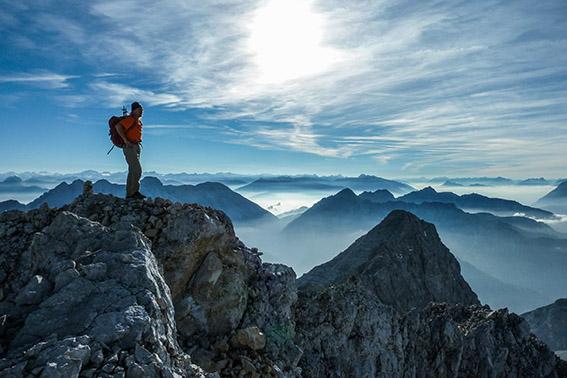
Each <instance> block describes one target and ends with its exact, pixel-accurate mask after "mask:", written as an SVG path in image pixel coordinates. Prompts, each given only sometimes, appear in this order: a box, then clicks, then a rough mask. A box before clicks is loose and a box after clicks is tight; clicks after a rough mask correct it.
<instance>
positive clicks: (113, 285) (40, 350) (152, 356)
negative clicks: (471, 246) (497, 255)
mask: <svg viewBox="0 0 567 378" xmlns="http://www.w3.org/2000/svg"><path fill="white" fill-rule="evenodd" d="M86 189H87V190H86V192H85V193H84V194H82V195H81V196H79V197H78V198H77V199H76V200H75V201H74V202H73V203H72V204H70V205H67V206H65V207H63V208H61V209H49V208H47V207H45V206H44V207H42V208H40V209H37V210H32V211H29V212H27V213H23V212H17V211H13V212H7V213H3V214H1V215H0V313H1V314H0V317H1V318H0V347H1V350H0V376H7V377H28V376H30V377H31V376H41V377H219V376H222V377H233V376H238V377H270V376H273V377H299V376H303V377H318V376H320V377H323V376H324V377H330V376H337V377H346V376H353V374H354V375H355V376H360V377H365V376H369V377H370V376H434V375H435V376H449V375H451V376H454V375H459V376H469V375H471V374H473V372H475V371H476V372H479V374H481V375H483V374H485V375H487V376H492V375H501V376H514V375H515V374H516V375H517V374H524V376H552V377H553V376H567V370H566V368H565V366H564V365H562V364H561V363H560V362H559V360H558V359H557V357H556V356H555V355H554V354H553V353H552V352H551V351H550V350H549V349H547V347H546V346H545V345H544V344H543V343H541V342H540V341H539V339H537V338H536V337H535V336H533V335H531V334H529V332H528V331H527V327H526V323H525V321H523V320H522V319H521V318H520V317H518V316H516V315H514V314H508V313H507V312H506V311H505V310H499V311H490V309H489V308H488V307H481V306H479V305H475V304H473V305H471V306H463V305H459V304H455V305H448V304H433V305H430V304H428V305H425V307H422V305H423V303H422V302H420V301H419V298H417V297H416V298H413V299H412V300H411V301H410V302H415V303H416V304H418V305H419V306H414V305H411V303H405V302H400V303H404V305H403V306H401V307H397V306H396V305H391V304H387V303H384V302H383V301H382V300H381V299H380V298H379V297H378V296H377V295H375V293H376V291H375V290H374V288H372V290H371V289H369V288H368V287H367V284H368V281H366V282H365V280H364V276H363V275H357V274H354V275H351V276H350V277H348V278H346V279H345V280H341V281H340V282H336V283H333V284H328V285H326V286H325V285H323V286H322V287H319V288H318V289H317V290H312V291H310V292H309V294H307V293H306V292H304V291H301V290H300V291H299V292H298V290H297V288H296V279H295V278H296V277H295V273H294V272H293V270H292V269H291V268H289V267H287V266H285V265H281V264H269V263H262V261H261V258H260V255H261V253H260V252H258V251H257V250H256V249H254V248H252V249H250V248H248V247H246V246H245V245H244V244H243V243H242V242H241V241H240V240H239V239H238V237H236V235H235V234H234V229H233V226H232V223H231V220H230V219H229V218H228V217H227V216H226V214H225V213H223V212H222V211H219V210H215V209H212V208H209V207H202V206H199V205H195V204H185V205H182V204H179V203H171V202H170V201H167V200H162V199H155V200H147V201H124V200H122V199H119V198H116V197H112V196H109V195H102V194H93V193H92V192H91V191H90V188H89V187H88V186H87V188H86ZM404 217H405V218H404ZM408 217H409V216H407V215H405V214H404V215H403V217H402V218H401V220H400V221H403V220H404V219H406V218H407V219H410V218H408ZM400 226H401V227H402V228H403V229H410V228H408V227H406V226H404V225H403V224H400ZM410 237H411V236H410ZM424 251H427V249H424ZM423 257H427V256H426V255H423ZM424 267H425V265H423V260H419V259H418V260H416V261H415V269H423V268H424ZM451 269H454V268H450V269H449V270H451ZM368 273H370V272H369V271H368ZM416 276H417V275H416ZM453 278H454V279H455V280H456V281H455V282H459V277H453ZM408 279H410V278H408ZM461 279H462V278H461ZM420 282H421V281H420ZM421 283H422V284H426V285H430V287H434V286H435V285H437V286H439V285H440V283H439V282H437V283H433V282H429V283H427V282H421ZM457 286H458V284H457ZM461 289H462V290H463V292H467V293H468V291H467V288H466V287H464V288H461ZM420 290H422V291H423V292H425V289H423V288H421V289H420ZM468 290H470V289H468ZM471 293H472V292H471ZM471 293H468V295H466V296H464V298H467V299H466V301H467V303H471V302H475V298H476V297H473V296H472V294H471ZM473 294H474V293H473ZM435 298H437V297H435ZM449 298H452V297H449ZM414 307H415V308H414ZM407 308H412V310H410V311H405V309H407ZM469 371H470V372H471V373H468V372H469ZM457 373H458V374H457Z"/></svg>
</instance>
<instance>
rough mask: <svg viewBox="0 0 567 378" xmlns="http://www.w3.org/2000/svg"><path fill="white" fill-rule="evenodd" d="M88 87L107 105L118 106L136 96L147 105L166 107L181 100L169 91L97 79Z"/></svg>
mask: <svg viewBox="0 0 567 378" xmlns="http://www.w3.org/2000/svg"><path fill="white" fill-rule="evenodd" d="M90 88H91V89H92V90H93V91H96V92H97V93H98V95H99V96H101V97H102V98H103V99H105V100H106V101H107V103H108V105H109V106H113V107H116V106H119V105H122V104H125V103H127V102H128V101H129V100H130V99H132V98H136V99H139V100H140V101H143V102H144V103H147V104H149V105H155V106H158V105H162V106H166V107H170V106H175V105H176V104H179V103H180V102H181V98H180V97H179V96H177V95H175V94H170V93H156V92H153V91H148V90H143V89H140V88H135V87H131V86H129V85H124V84H116V83H110V82H107V81H97V82H94V83H91V85H90Z"/></svg>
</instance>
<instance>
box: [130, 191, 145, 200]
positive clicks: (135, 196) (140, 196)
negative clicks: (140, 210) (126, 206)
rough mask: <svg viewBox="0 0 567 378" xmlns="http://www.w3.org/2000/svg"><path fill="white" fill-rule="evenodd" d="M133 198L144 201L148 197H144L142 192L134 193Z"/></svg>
mask: <svg viewBox="0 0 567 378" xmlns="http://www.w3.org/2000/svg"><path fill="white" fill-rule="evenodd" d="M132 198H134V199H142V200H143V199H144V198H146V196H145V195H143V194H142V193H140V192H136V193H134V194H133V195H132Z"/></svg>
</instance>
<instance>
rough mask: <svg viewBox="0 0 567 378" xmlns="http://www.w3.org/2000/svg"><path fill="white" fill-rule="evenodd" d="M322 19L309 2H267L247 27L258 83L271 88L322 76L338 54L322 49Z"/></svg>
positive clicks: (327, 48)
mask: <svg viewBox="0 0 567 378" xmlns="http://www.w3.org/2000/svg"><path fill="white" fill-rule="evenodd" d="M324 26H325V19H324V17H323V15H321V14H317V13H315V12H313V10H312V8H311V4H310V2H309V1H305V0H303V1H301V0H270V1H268V2H267V3H266V4H265V5H263V6H261V7H260V8H258V9H257V10H256V11H255V12H254V15H253V19H252V22H251V24H250V39H249V49H250V51H251V52H252V54H253V56H254V58H255V62H254V63H255V64H256V66H257V68H258V71H259V75H258V77H257V81H258V83H262V84H270V83H281V82H284V81H288V80H292V79H297V78H300V77H304V76H307V75H313V74H317V73H321V72H323V71H324V70H325V69H327V68H328V67H329V66H330V65H331V64H332V63H334V62H336V61H337V60H338V57H339V54H338V52H337V51H336V50H335V49H333V48H330V47H324V46H322V45H321V40H322V38H323V35H324Z"/></svg>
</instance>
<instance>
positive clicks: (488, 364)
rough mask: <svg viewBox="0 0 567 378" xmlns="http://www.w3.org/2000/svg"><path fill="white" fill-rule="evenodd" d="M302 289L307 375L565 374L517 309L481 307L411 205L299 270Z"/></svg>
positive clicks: (300, 320)
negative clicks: (319, 262)
mask: <svg viewBox="0 0 567 378" xmlns="http://www.w3.org/2000/svg"><path fill="white" fill-rule="evenodd" d="M298 288H299V296H298V301H297V303H296V306H295V307H294V310H295V319H296V335H297V342H298V344H299V345H300V346H301V348H303V352H304V353H303V357H302V359H301V360H300V363H299V365H300V367H301V368H302V371H303V374H304V376H309V377H347V376H356V377H406V376H408V377H415V376H418V377H429V376H430V377H448V376H459V377H461V376H462V377H477V376H487V377H488V376H510V377H513V376H530V377H541V376H564V375H567V369H566V368H565V365H563V364H562V363H561V362H560V361H559V360H558V359H557V357H556V356H555V355H554V354H553V352H551V351H550V350H549V349H548V348H547V346H546V345H545V344H543V343H542V342H541V341H540V340H539V339H537V338H536V337H535V336H534V335H531V334H530V332H529V326H528V325H527V323H526V322H525V321H524V320H523V319H522V318H521V317H519V316H518V315H516V314H513V313H512V314H510V313H508V311H507V310H506V309H502V310H498V311H492V310H491V309H490V307H489V306H486V305H485V306H481V305H480V303H479V301H478V299H477V297H476V295H475V294H474V292H473V291H472V290H471V289H470V287H469V286H468V285H467V284H466V282H465V281H464V279H463V278H462V276H461V275H460V269H459V264H458V262H457V260H456V259H455V257H454V256H453V255H452V254H451V253H450V252H449V250H448V249H447V248H446V247H445V246H444V245H443V244H442V243H441V241H440V239H439V236H438V235H437V232H436V230H435V227H434V226H433V225H432V224H430V223H427V222H425V221H422V220H420V219H419V218H417V217H416V216H414V215H413V214H411V213H408V212H405V211H392V212H391V213H390V214H389V215H388V216H387V217H386V218H385V219H384V221H382V223H380V224H379V225H378V226H376V227H375V228H373V229H372V230H370V231H369V232H368V233H367V234H366V235H364V236H362V237H360V238H359V239H358V240H356V241H355V242H354V243H353V244H352V245H351V246H350V247H349V248H347V249H346V250H345V251H344V252H342V253H341V254H339V255H338V256H336V257H335V258H334V259H332V260H331V261H329V262H327V263H325V264H322V265H320V266H318V267H315V268H314V269H313V270H312V271H310V272H308V273H306V274H305V275H303V276H302V277H300V278H299V279H298ZM432 302H434V303H432ZM435 302H441V303H435ZM535 356H537V357H535Z"/></svg>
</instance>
